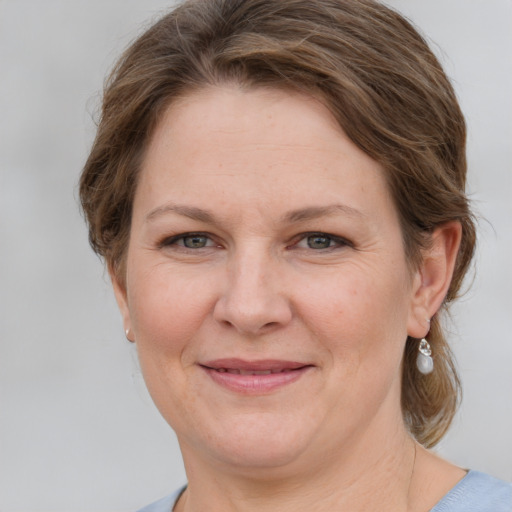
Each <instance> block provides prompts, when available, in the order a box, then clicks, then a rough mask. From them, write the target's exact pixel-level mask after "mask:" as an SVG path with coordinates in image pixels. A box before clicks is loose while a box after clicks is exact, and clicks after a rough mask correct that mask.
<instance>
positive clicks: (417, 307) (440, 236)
mask: <svg viewBox="0 0 512 512" xmlns="http://www.w3.org/2000/svg"><path fill="white" fill-rule="evenodd" d="M461 236H462V227H461V225H460V223H459V222H457V221H451V222H447V223H445V224H442V225H440V226H438V227H437V228H436V229H435V230H434V232H433V233H432V235H431V243H430V246H429V247H428V248H427V249H425V250H423V251H422V262H421V264H420V266H419V268H418V270H417V271H416V274H415V277H414V280H413V296H412V302H411V311H410V314H409V322H408V326H407V333H408V335H409V336H411V337H413V338H423V337H424V336H426V335H427V333H428V330H429V323H428V320H429V319H430V318H432V317H433V316H434V315H435V313H436V312H437V311H438V310H439V308H440V307H441V305H442V303H443V301H444V298H445V297H446V294H447V293H448V289H449V287H450V283H451V280H452V276H453V271H454V269H455V262H456V260H457V253H458V251H459V246H460V240H461Z"/></svg>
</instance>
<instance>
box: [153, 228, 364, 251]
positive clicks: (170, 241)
mask: <svg viewBox="0 0 512 512" xmlns="http://www.w3.org/2000/svg"><path fill="white" fill-rule="evenodd" d="M187 238H191V239H193V238H205V239H206V243H207V244H208V242H210V244H209V245H204V246H202V247H187V246H186V245H185V239H187ZM309 238H317V239H325V240H326V242H327V243H328V244H329V246H328V247H317V248H314V247H311V246H310V245H309V243H308V241H307V240H308V239H309ZM180 241H181V242H182V243H178V242H180ZM302 241H306V243H307V244H308V247H300V246H299V243H300V242H302ZM331 244H333V245H331ZM169 246H176V247H179V248H180V249H182V250H191V251H196V250H200V249H210V248H212V247H219V246H220V245H219V244H216V243H215V242H214V241H213V240H212V238H211V236H210V235H209V234H208V233H201V232H197V233H195V232H192V233H181V234H179V235H175V236H171V237H168V238H165V239H164V240H162V242H160V244H159V247H160V248H164V247H169ZM342 247H354V244H353V243H352V242H350V241H348V240H346V239H345V238H342V237H339V236H336V235H331V234H329V233H324V232H322V231H312V232H308V233H301V234H300V235H298V236H297V237H295V238H294V241H293V243H292V244H291V245H289V246H287V247H286V249H289V250H301V249H305V250H308V249H311V250H313V251H315V252H327V251H329V252H330V251H333V250H336V249H340V248H342Z"/></svg>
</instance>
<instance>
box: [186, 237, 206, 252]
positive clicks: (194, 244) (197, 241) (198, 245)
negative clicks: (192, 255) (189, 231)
mask: <svg viewBox="0 0 512 512" xmlns="http://www.w3.org/2000/svg"><path fill="white" fill-rule="evenodd" d="M181 240H182V242H183V245H184V246H185V247H187V248H188V249H202V248H203V247H206V246H207V245H208V241H209V239H208V237H207V236H205V235H188V236H184V237H183V238H181Z"/></svg>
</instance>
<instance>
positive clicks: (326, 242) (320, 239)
mask: <svg viewBox="0 0 512 512" xmlns="http://www.w3.org/2000/svg"><path fill="white" fill-rule="evenodd" d="M331 242H332V239H331V237H329V236H326V235H310V236H308V238H307V244H308V247H309V248H310V249H328V248H329V247H330V246H331Z"/></svg>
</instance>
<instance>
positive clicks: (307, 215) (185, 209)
mask: <svg viewBox="0 0 512 512" xmlns="http://www.w3.org/2000/svg"><path fill="white" fill-rule="evenodd" d="M167 213H176V214H178V215H181V216H183V217H187V218H189V219H192V220H196V221H199V222H204V223H207V224H216V223H217V221H216V218H215V215H213V213H212V212H210V211H209V210H205V209H203V208H198V207H196V206H187V205H180V204H172V203H169V204H165V205H163V206H159V207H158V208H155V209H154V210H151V211H150V212H149V213H148V215H146V218H145V222H149V221H151V220H153V219H154V218H157V217H160V216H162V215H165V214H167ZM340 213H341V214H343V215H345V216H348V217H357V218H363V217H364V214H363V213H362V212H361V211H359V210H356V209H355V208H352V207H351V206H347V205H344V204H331V205H328V206H309V207H306V208H299V209H297V210H292V211H290V212H287V213H285V214H284V216H283V217H282V220H283V221H284V222H285V223H294V222H304V221H308V220H314V219H318V218H320V217H328V216H330V215H335V214H340Z"/></svg>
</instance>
